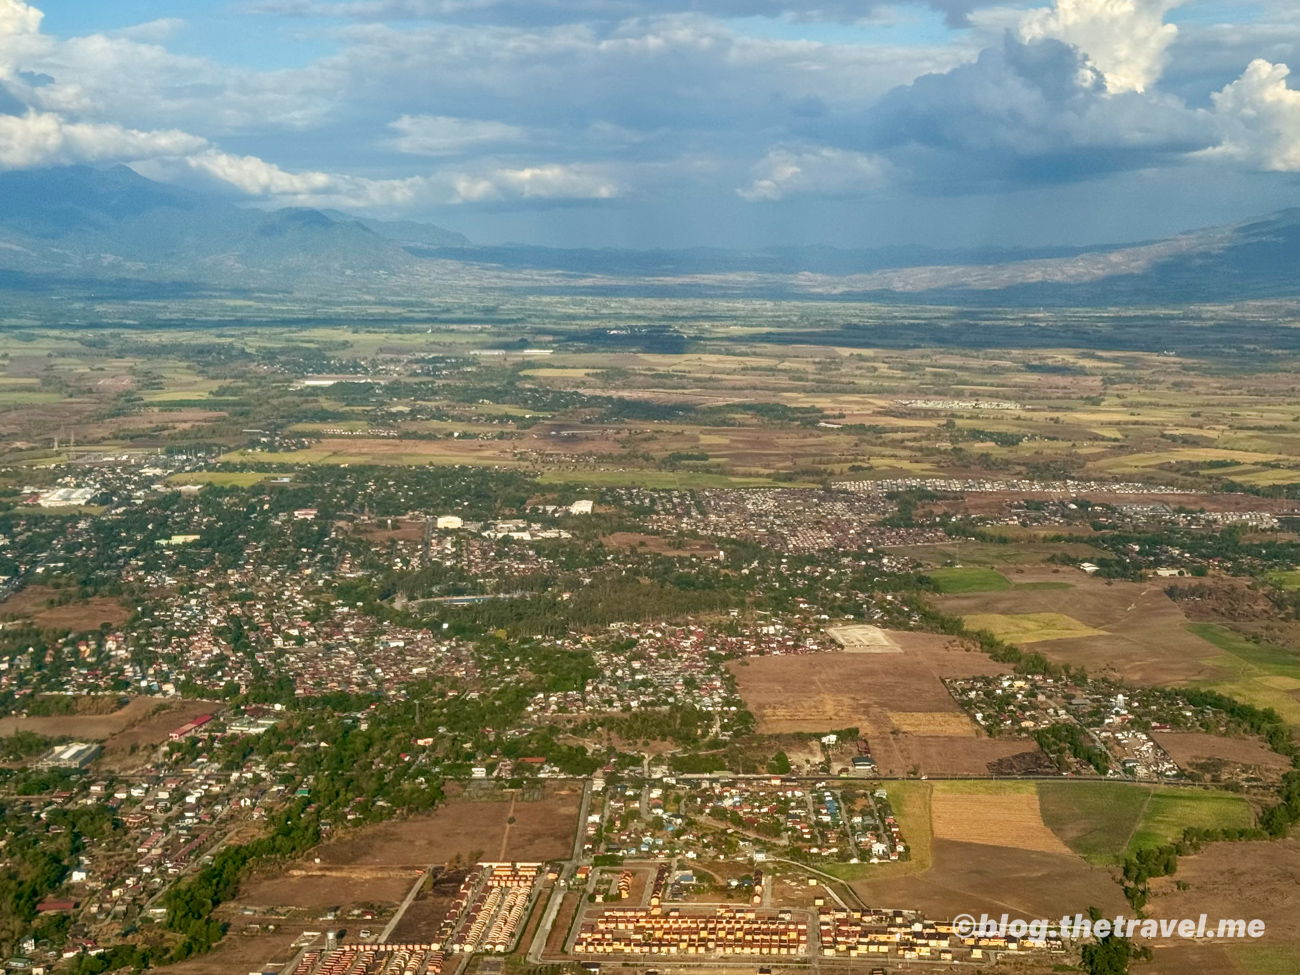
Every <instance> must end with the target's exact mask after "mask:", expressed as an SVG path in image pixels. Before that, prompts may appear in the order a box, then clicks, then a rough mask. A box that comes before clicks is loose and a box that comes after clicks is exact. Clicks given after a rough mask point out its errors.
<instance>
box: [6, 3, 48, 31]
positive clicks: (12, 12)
mask: <svg viewBox="0 0 1300 975" xmlns="http://www.w3.org/2000/svg"><path fill="white" fill-rule="evenodd" d="M44 16H45V14H43V13H42V12H41V11H39V10H37V9H36V8H35V7H32V6H29V5H28V4H25V3H23V2H22V0H0V37H3V36H5V35H13V34H35V33H36V32H37V31H39V30H40V29H41V19H42V18H43V17H44Z"/></svg>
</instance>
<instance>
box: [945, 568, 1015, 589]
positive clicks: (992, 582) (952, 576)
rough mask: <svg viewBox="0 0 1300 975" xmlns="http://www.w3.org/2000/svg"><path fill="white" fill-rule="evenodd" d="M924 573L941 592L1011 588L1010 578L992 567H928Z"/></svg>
mask: <svg viewBox="0 0 1300 975" xmlns="http://www.w3.org/2000/svg"><path fill="white" fill-rule="evenodd" d="M926 575H928V576H929V577H930V578H931V579H933V580H934V581H935V584H936V585H937V586H938V587H939V591H940V592H941V593H945V594H949V595H953V594H956V595H960V594H961V593H967V592H1000V591H1002V590H1005V589H1010V588H1011V582H1010V580H1008V579H1007V577H1006V576H1004V575H1003V574H1002V573H1000V572H995V571H993V570H992V569H977V568H943V569H930V570H929V571H928V572H927V573H926Z"/></svg>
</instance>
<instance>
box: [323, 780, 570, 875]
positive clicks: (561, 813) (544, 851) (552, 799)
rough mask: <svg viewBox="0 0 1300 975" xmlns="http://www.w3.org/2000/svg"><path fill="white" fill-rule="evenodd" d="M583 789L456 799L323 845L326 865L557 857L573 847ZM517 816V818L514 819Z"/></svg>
mask: <svg viewBox="0 0 1300 975" xmlns="http://www.w3.org/2000/svg"><path fill="white" fill-rule="evenodd" d="M581 799H582V791H581V789H580V788H578V787H577V786H569V787H562V790H561V789H557V790H555V791H553V792H550V793H548V794H547V795H546V797H545V798H544V799H541V800H539V801H535V802H523V801H516V802H511V801H510V800H509V799H508V798H504V797H502V796H501V794H500V793H497V794H495V798H493V799H490V800H481V801H471V800H469V799H466V798H458V799H452V800H450V801H448V802H447V803H446V804H444V805H443V806H441V807H440V808H438V809H437V810H435V811H434V812H432V813H430V814H429V815H427V816H418V817H414V818H412V819H405V820H400V821H396V822H388V823H381V824H379V825H376V826H367V827H364V828H362V829H359V830H355V831H353V832H351V833H349V834H347V835H346V836H343V837H341V838H339V839H338V840H335V841H333V842H331V843H327V844H325V845H324V846H322V847H320V848H319V849H317V850H316V851H315V852H314V853H313V854H312V858H313V859H315V858H316V857H319V858H320V861H321V863H322V864H324V865H328V866H350V867H399V866H409V867H416V868H424V867H427V866H430V865H431V864H445V863H451V862H453V861H455V860H456V858H457V857H459V858H460V860H461V861H462V862H469V863H472V862H474V861H475V860H554V859H560V858H565V857H567V856H568V855H569V854H570V853H571V852H572V851H573V835H574V829H575V828H576V827H577V818H578V806H579V804H580V802H581ZM512 817H513V818H514V820H515V822H514V823H510V822H509V820H510V819H511V818H512Z"/></svg>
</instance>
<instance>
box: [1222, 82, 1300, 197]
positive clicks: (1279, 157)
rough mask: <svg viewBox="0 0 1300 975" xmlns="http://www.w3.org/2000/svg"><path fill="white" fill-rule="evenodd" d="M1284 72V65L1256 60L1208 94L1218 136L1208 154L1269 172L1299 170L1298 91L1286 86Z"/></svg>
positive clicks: (1299, 112) (1299, 127) (1299, 107)
mask: <svg viewBox="0 0 1300 975" xmlns="http://www.w3.org/2000/svg"><path fill="white" fill-rule="evenodd" d="M1290 73H1291V69H1290V68H1288V67H1287V66H1286V65H1285V64H1270V63H1269V62H1268V61H1265V60H1263V59H1256V60H1254V61H1252V62H1250V64H1249V65H1248V66H1247V68H1246V70H1245V72H1244V73H1243V74H1242V76H1241V77H1240V78H1238V79H1237V80H1236V81H1234V82H1232V83H1231V84H1230V85H1227V86H1225V87H1224V88H1223V90H1222V91H1217V92H1215V93H1214V94H1213V95H1212V96H1211V97H1212V99H1213V102H1214V108H1215V112H1216V113H1217V115H1218V118H1219V121H1220V124H1221V125H1222V126H1223V129H1224V140H1223V143H1222V144H1221V145H1219V146H1216V147H1215V148H1213V149H1212V150H1210V152H1209V154H1210V155H1216V156H1220V157H1227V158H1231V159H1238V160H1242V161H1244V162H1246V163H1248V164H1250V165H1252V166H1255V167H1257V168H1259V169H1264V170H1270V171H1273V172H1292V173H1294V172H1300V91H1296V90H1294V89H1291V88H1288V87H1287V84H1286V79H1287V76H1288V75H1289V74H1290Z"/></svg>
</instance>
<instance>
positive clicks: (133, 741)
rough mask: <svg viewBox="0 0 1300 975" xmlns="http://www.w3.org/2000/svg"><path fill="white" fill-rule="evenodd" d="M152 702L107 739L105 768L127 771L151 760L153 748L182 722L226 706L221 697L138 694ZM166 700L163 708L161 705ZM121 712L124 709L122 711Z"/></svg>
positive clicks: (142, 699)
mask: <svg viewBox="0 0 1300 975" xmlns="http://www.w3.org/2000/svg"><path fill="white" fill-rule="evenodd" d="M139 701H148V702H149V703H150V705H151V707H149V708H148V709H147V710H146V711H145V712H144V714H142V715H141V717H140V719H139V720H137V721H132V722H130V723H129V724H128V725H126V726H125V727H124V728H123V729H122V730H120V731H117V732H115V733H114V734H113V735H112V736H111V737H110V738H109V739H108V741H106V742H105V743H104V754H103V755H102V756H100V759H99V763H100V765H101V766H103V767H105V768H110V769H114V770H116V771H123V770H125V769H129V768H132V767H134V766H136V765H141V764H144V763H146V762H148V761H149V760H150V758H151V756H152V754H153V750H154V749H155V748H156V747H158V746H159V745H161V744H162V743H163V742H165V741H166V740H167V736H168V735H169V734H171V733H172V732H173V731H175V730H176V729H177V728H179V727H180V726H181V725H183V724H185V723H186V722H188V721H192V720H194V719H195V718H197V717H199V716H200V715H203V714H215V713H216V711H217V710H218V709H219V708H220V707H221V706H222V705H221V703H220V702H218V701H180V700H176V701H162V702H160V701H158V700H157V699H155V698H137V699H136V701H133V702H132V705H133V706H134V704H135V703H137V702H139ZM159 704H163V705H164V707H163V708H162V709H161V710H157V709H158V705H159ZM119 713H120V712H119Z"/></svg>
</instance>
